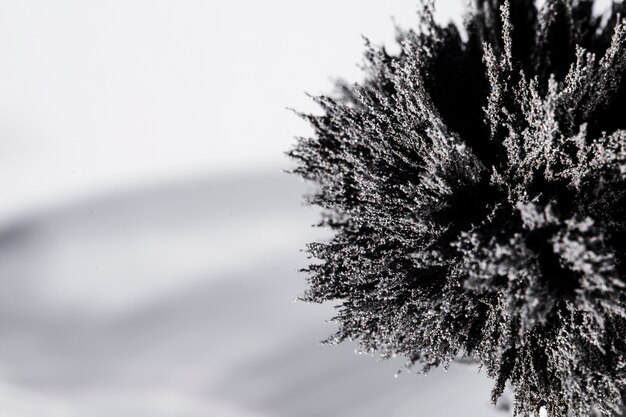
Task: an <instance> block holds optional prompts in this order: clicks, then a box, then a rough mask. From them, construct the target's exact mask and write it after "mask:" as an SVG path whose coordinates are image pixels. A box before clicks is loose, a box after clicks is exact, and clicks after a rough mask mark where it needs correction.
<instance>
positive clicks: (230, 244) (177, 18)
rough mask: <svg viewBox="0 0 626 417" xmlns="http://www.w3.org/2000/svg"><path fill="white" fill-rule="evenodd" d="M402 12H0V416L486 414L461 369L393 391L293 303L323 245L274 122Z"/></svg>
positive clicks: (143, 7) (482, 394)
mask: <svg viewBox="0 0 626 417" xmlns="http://www.w3.org/2000/svg"><path fill="white" fill-rule="evenodd" d="M416 4H417V1H416V0H393V1H391V0H389V1H384V2H382V1H367V2H364V1H362V0H318V1H315V2H304V1H293V0H292V1H288V0H283V1H281V0H268V1H258V0H246V1H242V0H240V1H227V0H222V1H217V0H205V1H199V0H197V1H192V0H181V1H174V0H170V1H166V0H112V1H104V0H102V1H86V0H57V1H49V0H40V1H35V0H20V1H15V0H0V415H2V416H10V417H13V416H15V417H18V416H19V417H24V416H25V417H39V416H42V417H54V416H87V417H91V416H103V417H104V416H107V417H108V416H116V417H123V416H133V417H135V416H148V417H151V416H172V417H184V416H216V417H222V416H223V417H244V416H245V417H248V416H270V417H292V416H293V417H307V416H311V417H313V416H320V417H322V416H323V417H334V416H365V417H369V416H398V417H400V416H467V417H479V416H480V417H484V416H490V415H499V414H497V413H496V412H495V411H494V409H493V408H492V407H491V406H490V405H489V402H488V398H489V390H490V386H491V383H490V381H488V380H487V379H486V377H485V376H484V375H483V374H478V373H477V370H476V369H475V368H473V367H470V366H467V365H465V366H463V365H457V366H453V367H452V368H451V369H450V370H449V371H448V372H447V373H446V372H444V371H436V372H433V373H432V374H431V375H429V376H427V377H423V376H414V375H409V374H403V375H401V376H400V377H399V378H394V377H393V376H394V373H395V371H396V370H397V369H398V368H399V367H400V366H401V365H402V361H400V360H398V361H392V362H387V363H378V362H377V360H376V358H373V357H369V356H358V355H355V354H354V349H355V346H354V345H349V344H346V345H343V346H341V347H338V348H328V347H323V346H320V345H319V344H318V342H319V341H320V340H321V339H323V338H324V337H325V336H327V335H329V334H330V333H331V332H332V331H333V327H332V325H327V324H325V323H324V320H325V319H327V318H330V317H331V315H332V306H318V305H306V304H302V303H294V302H293V300H294V299H295V298H296V297H297V295H298V294H299V293H300V292H301V291H302V290H303V289H304V276H302V275H299V274H297V273H296V270H297V269H298V268H300V267H302V266H304V265H305V264H306V262H307V261H306V258H305V256H304V255H303V254H301V253H300V252H299V249H302V248H303V247H304V244H305V242H307V241H311V240H312V239H315V238H319V239H323V238H325V237H326V236H325V233H324V231H321V230H316V229H312V228H310V227H309V225H310V224H312V223H314V222H315V220H316V218H317V213H316V211H315V210H314V209H312V208H307V207H303V206H302V205H301V195H302V194H303V193H304V192H305V191H306V189H307V185H306V184H303V183H302V182H300V181H299V180H298V179H297V178H294V177H290V176H287V175H284V174H282V172H281V171H282V170H283V169H286V168H289V167H290V166H291V165H290V161H288V160H286V159H285V158H284V156H283V152H284V151H285V150H286V149H288V148H289V147H290V146H291V145H292V144H293V137H294V136H295V135H307V134H309V133H310V131H309V128H308V127H307V126H306V125H305V124H304V123H303V122H302V121H300V120H299V119H297V118H296V117H295V116H294V115H293V114H291V113H290V112H288V111H286V110H285V107H287V106H290V107H295V108H297V109H299V110H303V111H315V107H314V106H313V105H312V104H311V102H310V101H309V100H308V99H307V97H306V96H305V95H304V91H308V92H311V93H322V92H327V91H329V90H330V89H331V86H332V83H331V81H330V80H331V78H332V77H333V76H337V75H341V76H343V77H345V78H347V79H348V80H351V81H356V80H358V79H359V70H358V68H357V66H356V64H357V63H358V62H359V61H360V56H361V52H362V50H363V41H362V39H361V37H360V35H361V34H364V35H367V36H368V37H370V38H371V39H372V41H373V42H375V43H386V44H388V45H392V42H391V41H392V38H393V25H392V22H391V19H390V17H391V16H395V18H396V21H397V22H398V23H400V24H401V25H405V26H407V25H411V24H413V23H414V22H416V17H415V10H416V8H417V7H416ZM460 4H461V1H460V0H440V1H438V7H439V9H438V15H437V18H438V19H440V20H441V21H445V20H447V19H450V18H452V19H455V20H456V21H458V20H459V19H460V9H461V8H460Z"/></svg>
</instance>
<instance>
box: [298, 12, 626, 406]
mask: <svg viewBox="0 0 626 417" xmlns="http://www.w3.org/2000/svg"><path fill="white" fill-rule="evenodd" d="M592 6H593V2H592V1H585V0H547V1H546V2H545V3H544V6H543V7H542V8H541V9H539V10H537V8H536V6H535V5H534V4H533V2H532V1H531V0H517V1H512V2H511V4H508V3H507V2H504V1H498V0H476V1H475V3H474V5H473V6H472V7H470V9H469V12H468V14H467V16H466V19H465V24H464V30H463V32H464V34H465V36H462V35H461V30H459V28H457V27H456V26H455V25H453V24H450V25H447V26H440V25H438V24H437V23H436V22H435V21H434V19H433V8H434V6H433V5H432V4H431V3H429V2H427V3H426V4H425V5H424V6H423V7H422V8H421V9H420V13H419V15H420V28H419V30H416V31H403V30H399V32H398V40H399V42H400V44H401V52H399V53H397V54H389V53H387V52H386V51H385V49H384V48H375V47H372V46H370V45H369V44H368V48H367V53H366V65H365V69H366V79H365V81H364V82H362V83H360V84H357V85H354V86H350V85H345V84H344V85H341V86H340V87H341V88H340V93H339V94H338V95H336V96H335V98H330V97H326V96H322V97H317V98H316V101H317V102H318V103H319V105H320V106H321V108H322V110H323V114H321V115H304V117H306V118H307V119H308V120H310V122H311V123H312V125H313V127H314V129H315V136H314V137H312V138H301V139H299V142H298V145H297V146H296V147H295V148H294V149H293V150H292V151H291V152H290V154H291V156H292V157H294V158H296V159H297V160H298V161H299V165H298V168H297V169H295V172H296V173H298V174H300V175H302V176H303V177H304V178H306V179H310V180H312V181H314V182H316V183H317V184H318V185H319V187H318V189H317V192H316V193H315V194H313V195H311V196H310V201H311V203H313V204H316V205H318V206H321V207H323V208H324V209H326V210H325V216H324V219H323V221H322V224H323V225H325V226H328V227H330V228H331V229H332V230H333V231H334V237H333V238H332V239H331V240H330V241H329V242H324V243H313V244H311V245H310V246H309V251H310V253H311V255H312V257H314V258H317V259H318V260H319V261H317V262H315V263H313V264H312V265H311V266H309V267H308V268H307V269H306V271H308V274H309V278H308V280H309V284H310V285H309V288H308V291H307V292H306V294H305V296H304V298H305V299H307V300H310V301H315V302H324V301H328V300H335V301H336V302H338V305H337V309H338V313H337V316H336V317H335V319H336V321H337V322H338V323H339V330H338V332H337V334H336V335H335V336H334V337H332V338H331V340H332V341H337V342H339V341H342V340H345V339H357V340H358V341H359V343H360V345H361V347H362V349H363V350H364V351H371V352H374V351H377V352H380V353H381V355H382V356H383V357H386V356H391V355H396V354H399V355H404V356H406V357H407V358H408V360H409V362H410V364H411V365H415V366H418V367H419V368H420V369H422V370H425V371H426V370H428V369H431V368H433V367H436V366H439V365H444V366H445V365H447V364H449V363H450V362H451V361H453V360H455V359H458V358H462V357H470V358H474V359H475V360H477V361H479V362H480V363H481V364H482V366H483V368H484V369H486V371H487V373H488V375H489V376H491V377H493V378H494V379H495V381H496V382H495V388H494V390H493V399H494V401H495V399H496V398H497V397H499V395H500V394H501V393H502V390H503V389H504V387H505V384H507V383H510V384H511V386H512V387H513V391H514V394H515V411H516V414H523V415H525V414H528V413H536V412H538V411H539V409H540V408H541V407H545V408H546V410H547V411H548V414H549V415H550V416H565V415H568V414H569V415H573V416H583V415H589V414H590V413H594V412H599V413H602V414H610V413H612V412H614V411H616V410H617V409H618V408H619V406H620V403H621V393H622V392H624V391H625V385H626V381H625V378H626V362H625V361H626V345H625V344H626V299H625V295H626V290H625V280H626V255H625V251H626V187H625V185H626V181H625V180H626V80H625V69H626V25H625V23H624V22H623V21H622V20H621V18H620V13H621V12H623V11H626V5H623V4H618V3H616V4H614V5H613V8H612V10H611V11H610V12H609V15H608V20H607V19H606V17H607V16H605V18H604V19H603V18H602V17H597V16H595V15H593V14H592Z"/></svg>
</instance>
